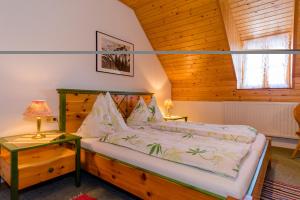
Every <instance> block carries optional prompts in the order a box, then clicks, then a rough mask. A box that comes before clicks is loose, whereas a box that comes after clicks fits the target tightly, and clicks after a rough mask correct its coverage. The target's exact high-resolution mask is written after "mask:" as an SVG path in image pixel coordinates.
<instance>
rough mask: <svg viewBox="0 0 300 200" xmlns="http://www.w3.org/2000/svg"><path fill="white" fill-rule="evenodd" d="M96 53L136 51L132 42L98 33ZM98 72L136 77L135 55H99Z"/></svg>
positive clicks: (97, 57)
mask: <svg viewBox="0 0 300 200" xmlns="http://www.w3.org/2000/svg"><path fill="white" fill-rule="evenodd" d="M96 51H134V45H133V44H132V43H130V42H126V41H124V40H121V39H118V38H116V37H113V36H110V35H107V34H105V33H102V32H99V31H96ZM96 71H97V72H104V73H110V74H118V75H124V76H134V55H133V54H97V55H96Z"/></svg>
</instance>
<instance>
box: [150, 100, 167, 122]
mask: <svg viewBox="0 0 300 200" xmlns="http://www.w3.org/2000/svg"><path fill="white" fill-rule="evenodd" d="M148 109H149V112H150V113H151V118H150V121H151V122H162V121H164V117H163V115H162V114H161V112H160V109H159V107H158V105H157V102H156V98H155V97H154V96H153V97H152V99H151V102H150V104H149V105H148Z"/></svg>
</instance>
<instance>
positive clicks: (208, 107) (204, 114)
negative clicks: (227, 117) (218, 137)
mask: <svg viewBox="0 0 300 200" xmlns="http://www.w3.org/2000/svg"><path fill="white" fill-rule="evenodd" d="M173 104H174V107H173V109H172V113H173V114H175V115H180V116H188V120H189V121H194V122H206V123H216V124H223V123H224V105H223V103H222V102H208V101H174V102H173Z"/></svg>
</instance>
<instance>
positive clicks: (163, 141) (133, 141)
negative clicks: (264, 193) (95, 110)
mask: <svg viewBox="0 0 300 200" xmlns="http://www.w3.org/2000/svg"><path fill="white" fill-rule="evenodd" d="M99 142H105V143H110V144H114V145H118V146H122V147H127V148H129V149H132V150H135V151H139V152H142V153H145V154H148V155H151V156H155V157H158V158H161V159H165V160H169V161H173V162H176V163H180V164H184V165H188V166H192V167H196V168H200V169H203V170H207V171H211V172H214V173H217V174H219V175H223V176H228V177H232V178H236V177H237V175H238V172H239V170H240V164H241V161H242V159H243V158H244V157H245V156H246V155H247V153H248V152H249V149H250V145H249V144H245V143H239V142H234V141H226V140H218V139H215V138H212V137H203V136H199V135H191V134H189V133H173V132H163V133H162V132H161V131H159V130H155V129H152V128H150V127H148V126H139V127H136V129H132V128H129V129H128V130H126V131H117V132H114V133H107V134H103V136H102V137H100V139H99Z"/></svg>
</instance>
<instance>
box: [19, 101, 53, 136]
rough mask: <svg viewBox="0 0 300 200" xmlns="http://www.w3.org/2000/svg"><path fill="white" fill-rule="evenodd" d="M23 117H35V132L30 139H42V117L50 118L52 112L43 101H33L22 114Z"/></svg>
mask: <svg viewBox="0 0 300 200" xmlns="http://www.w3.org/2000/svg"><path fill="white" fill-rule="evenodd" d="M24 116H26V117H35V118H36V120H37V132H36V134H35V135H34V136H33V137H32V138H34V139H40V138H44V137H45V135H44V134H42V133H41V125H42V117H50V116H52V112H51V110H50V108H49V106H48V104H47V102H46V101H44V100H34V101H32V102H31V104H30V105H29V106H28V108H27V109H26V111H25V112H24Z"/></svg>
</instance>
